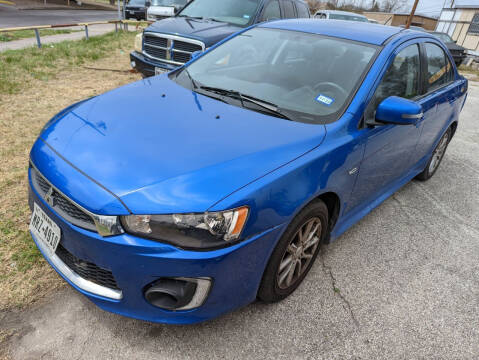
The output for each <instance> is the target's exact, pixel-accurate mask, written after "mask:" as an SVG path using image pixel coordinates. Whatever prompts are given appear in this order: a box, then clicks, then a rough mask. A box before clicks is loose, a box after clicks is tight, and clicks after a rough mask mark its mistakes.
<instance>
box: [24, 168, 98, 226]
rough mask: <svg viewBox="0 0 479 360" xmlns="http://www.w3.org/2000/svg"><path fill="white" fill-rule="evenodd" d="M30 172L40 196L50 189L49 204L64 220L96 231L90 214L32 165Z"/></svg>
mask: <svg viewBox="0 0 479 360" xmlns="http://www.w3.org/2000/svg"><path fill="white" fill-rule="evenodd" d="M31 174H32V183H33V186H34V187H35V190H37V192H38V193H39V194H40V195H41V196H42V197H45V195H47V193H48V192H49V191H51V194H50V199H51V201H50V203H49V205H50V206H51V207H52V208H53V210H55V211H56V212H57V213H58V214H59V215H60V216H61V217H63V218H64V219H65V220H67V221H69V222H70V223H72V224H73V225H75V226H78V227H81V228H83V229H87V230H91V231H96V226H95V222H94V221H93V219H92V217H91V216H90V215H88V214H87V213H86V212H84V211H83V210H82V209H80V208H79V207H78V206H77V205H75V204H74V203H73V202H72V201H70V200H69V199H68V198H66V197H64V196H63V195H62V194H60V193H59V192H58V191H56V190H55V189H54V188H53V187H52V186H51V185H50V183H49V182H48V181H47V180H46V179H45V178H44V177H43V175H41V174H40V172H38V170H37V169H35V168H33V167H32V172H31ZM50 189H51V190H50ZM47 202H48V201H47Z"/></svg>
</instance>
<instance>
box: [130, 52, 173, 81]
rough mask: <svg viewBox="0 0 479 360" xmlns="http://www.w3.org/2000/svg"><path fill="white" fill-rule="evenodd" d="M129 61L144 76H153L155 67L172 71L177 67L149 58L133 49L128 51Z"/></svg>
mask: <svg viewBox="0 0 479 360" xmlns="http://www.w3.org/2000/svg"><path fill="white" fill-rule="evenodd" d="M130 62H131V64H132V67H133V68H134V69H135V70H137V71H138V72H140V73H142V74H143V75H144V76H145V77H149V76H154V75H155V68H161V69H163V70H166V71H172V70H175V69H177V68H178V66H176V65H172V64H167V63H163V62H160V61H155V60H153V59H150V58H149V57H146V56H145V55H143V54H141V53H139V52H138V51H133V52H131V53H130Z"/></svg>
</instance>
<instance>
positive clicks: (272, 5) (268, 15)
mask: <svg viewBox="0 0 479 360" xmlns="http://www.w3.org/2000/svg"><path fill="white" fill-rule="evenodd" d="M274 19H281V10H280V8H279V1H278V0H273V1H270V2H269V4H268V5H266V8H265V9H264V12H263V21H268V20H274Z"/></svg>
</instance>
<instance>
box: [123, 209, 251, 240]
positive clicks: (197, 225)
mask: <svg viewBox="0 0 479 360" xmlns="http://www.w3.org/2000/svg"><path fill="white" fill-rule="evenodd" d="M248 213H249V209H248V207H246V206H243V207H240V208H237V209H233V210H227V211H218V212H208V213H203V214H173V215H129V216H122V217H121V222H122V224H123V227H124V228H125V231H126V232H128V233H131V234H134V235H138V236H141V237H146V238H150V239H155V240H160V241H165V242H168V243H172V244H174V245H177V246H179V247H181V248H190V249H207V248H214V247H221V246H225V245H228V244H230V243H233V242H235V240H237V239H239V237H240V235H241V232H242V230H243V228H244V225H245V224H246V220H247V218H248Z"/></svg>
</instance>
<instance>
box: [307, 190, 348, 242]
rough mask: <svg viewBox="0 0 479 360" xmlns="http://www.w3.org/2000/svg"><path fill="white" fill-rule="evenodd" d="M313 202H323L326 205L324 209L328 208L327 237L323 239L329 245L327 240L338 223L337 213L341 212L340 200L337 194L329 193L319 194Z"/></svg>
mask: <svg viewBox="0 0 479 360" xmlns="http://www.w3.org/2000/svg"><path fill="white" fill-rule="evenodd" d="M314 200H321V201H323V202H324V203H325V204H326V207H327V208H328V215H329V220H328V234H327V237H326V238H325V242H326V243H329V239H330V236H329V235H330V233H331V231H333V229H334V226H335V225H336V222H337V221H338V218H339V213H340V210H341V199H340V198H339V195H338V194H336V193H335V192H332V191H329V192H325V193H322V194H319V195H318V196H317V197H316V198H315V199H314ZM314 200H313V201H314Z"/></svg>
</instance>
